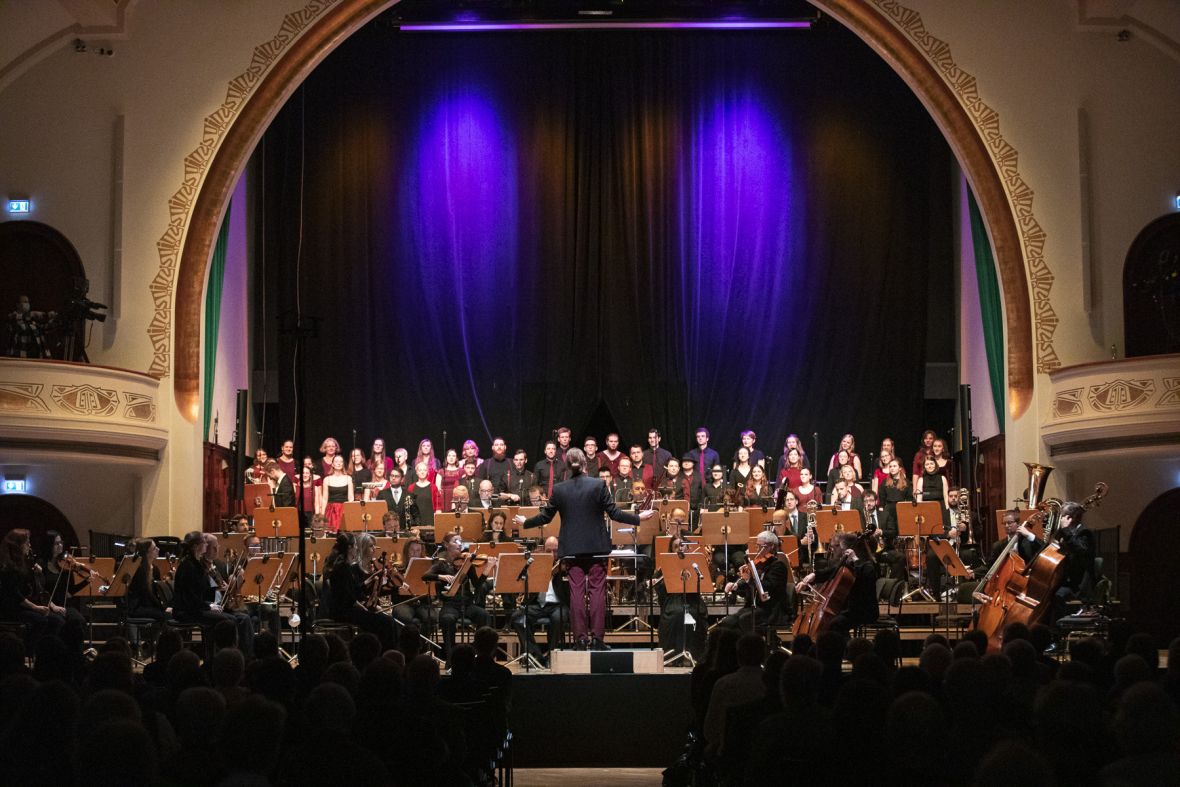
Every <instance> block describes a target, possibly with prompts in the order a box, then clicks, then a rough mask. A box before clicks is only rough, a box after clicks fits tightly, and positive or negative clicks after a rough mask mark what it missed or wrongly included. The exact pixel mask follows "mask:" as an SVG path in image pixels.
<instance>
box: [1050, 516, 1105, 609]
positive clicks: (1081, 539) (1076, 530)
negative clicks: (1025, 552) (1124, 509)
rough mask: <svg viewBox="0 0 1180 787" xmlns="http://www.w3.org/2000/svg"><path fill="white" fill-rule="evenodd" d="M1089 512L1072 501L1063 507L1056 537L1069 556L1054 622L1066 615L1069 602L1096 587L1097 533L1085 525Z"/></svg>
mask: <svg viewBox="0 0 1180 787" xmlns="http://www.w3.org/2000/svg"><path fill="white" fill-rule="evenodd" d="M1085 511H1086V509H1084V508H1083V507H1082V506H1081V504H1080V503H1075V502H1072V501H1070V502H1068V503H1066V504H1065V505H1063V506H1062V507H1061V513H1060V515H1059V521H1058V527H1057V531H1056V533H1055V534H1054V537H1055V538H1056V541H1057V545H1058V548H1059V549H1060V550H1061V551H1062V552H1063V553H1064V554H1065V569H1064V576H1063V578H1062V581H1061V586H1060V587H1059V588H1058V589H1057V592H1056V594H1055V596H1054V599H1053V609H1052V612H1051V613H1050V614H1051V615H1052V617H1051V618H1050V620H1053V621H1056V620H1058V619H1059V618H1061V617H1063V616H1064V615H1065V611H1066V604H1067V602H1069V601H1070V600H1072V599H1075V598H1078V597H1079V596H1081V595H1084V594H1085V593H1087V592H1088V591H1089V590H1090V589H1091V588H1092V587H1093V585H1094V557H1095V554H1096V551H1095V544H1094V532H1093V531H1092V530H1090V529H1089V528H1088V527H1086V526H1085V525H1083V524H1082V515H1083V514H1084V513H1085Z"/></svg>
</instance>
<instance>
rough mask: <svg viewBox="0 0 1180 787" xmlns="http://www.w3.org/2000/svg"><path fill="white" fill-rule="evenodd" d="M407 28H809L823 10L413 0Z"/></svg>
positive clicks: (792, 0) (397, 13) (777, 5)
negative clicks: (423, 0)
mask: <svg viewBox="0 0 1180 787" xmlns="http://www.w3.org/2000/svg"><path fill="white" fill-rule="evenodd" d="M391 12H392V13H391V14H390V18H389V21H390V23H391V24H392V26H394V27H396V28H397V29H399V30H403V31H405V32H411V33H412V32H458V33H470V32H495V31H528V30H806V29H810V28H811V27H812V26H813V25H814V24H815V23H816V22H817V21H818V20H819V14H818V12H816V11H815V10H814V8H813V7H812V6H810V5H808V4H807V3H806V2H803V0H778V1H777V2H774V1H770V0H762V1H761V2H757V3H741V2H738V3H709V2H700V0H651V1H648V2H644V0H639V1H638V2H630V3H622V2H619V1H618V0H583V2H581V3H570V2H564V3H562V2H556V3H555V2H548V3H544V2H521V1H520V0H516V1H515V2H511V1H509V0H500V1H499V2H496V1H495V0H491V1H490V2H478V1H475V2H472V1H471V0H469V1H468V2H464V3H458V4H457V3H448V2H421V1H420V2H413V0H407V1H406V2H403V3H401V4H399V5H398V6H397V7H396V8H394V9H391Z"/></svg>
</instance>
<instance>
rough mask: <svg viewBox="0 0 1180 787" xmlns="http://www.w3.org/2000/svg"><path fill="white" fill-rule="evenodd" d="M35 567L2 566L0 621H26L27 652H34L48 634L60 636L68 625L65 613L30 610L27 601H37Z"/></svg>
mask: <svg viewBox="0 0 1180 787" xmlns="http://www.w3.org/2000/svg"><path fill="white" fill-rule="evenodd" d="M36 596H37V589H36V583H35V582H34V578H33V571H32V569H29V568H25V567H17V566H6V567H4V568H3V569H0V620H4V621H9V622H15V623H23V624H24V625H25V627H26V629H25V651H26V652H27V653H32V652H33V650H34V648H36V646H37V643H38V642H40V640H41V638H42V637H44V636H45V635H47V634H53V635H60V634H61V632H62V629H63V628H64V626H65V624H66V619H65V617H64V616H62V615H58V614H56V613H53V612H49V613H43V612H39V611H38V610H35V609H30V608H29V607H28V606H27V605H26V604H25V602H26V601H28V602H29V603H31V604H38V599H37V598H36Z"/></svg>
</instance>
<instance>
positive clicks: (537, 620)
mask: <svg viewBox="0 0 1180 787" xmlns="http://www.w3.org/2000/svg"><path fill="white" fill-rule="evenodd" d="M545 552H546V553H548V554H550V555H553V559H554V561H557V536H549V537H548V538H546V539H545ZM560 572H561V563H560V562H554V564H553V576H552V577H551V578H550V580H549V587H547V588H546V589H545V590H544V591H540V592H537V593H531V594H529V595H530V597H529V598H528V599H525V603H523V604H521V605H520V606H519V607H517V608H516V611H515V612H513V613H512V630H513V631H515V632H516V636H517V638H518V639H519V640H520V649H521V652H527V653H530V654H531V655H532V656H533V658H535V659H536V660H537V661H539V662H541V663H542V664H544V663H545V658H546V655H547V654H543V653H542V652H541V649H540V648H539V647H537V643H536V641H535V640H534V639H533V633H534V632H535V631H536V630H537V629H538V628H539V627H540V626H541V624H542V623H544V624H545V626H546V629H547V634H546V640H547V641H548V643H549V648H548V650H549V652H552V651H553V649H554V648H556V647H558V646H559V645H560V644H561V641H562V638H563V636H564V634H565V622H566V620H567V619H568V618H569V614H570V589H569V582H568V581H566V579H565V576H564V575H562V574H561V573H560Z"/></svg>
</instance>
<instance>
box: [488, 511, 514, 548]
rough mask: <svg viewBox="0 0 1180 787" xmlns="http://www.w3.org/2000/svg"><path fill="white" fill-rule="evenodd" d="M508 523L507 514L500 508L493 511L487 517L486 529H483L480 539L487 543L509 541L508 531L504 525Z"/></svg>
mask: <svg viewBox="0 0 1180 787" xmlns="http://www.w3.org/2000/svg"><path fill="white" fill-rule="evenodd" d="M507 524H508V515H507V514H505V513H504V512H503V511H501V510H496V511H493V512H492V514H491V516H490V517H488V526H487V529H485V530H484V531H483V538H482V539H481V540H482V541H484V542H486V543H489V544H503V543H504V542H506V541H511V540H512V539H511V538H510V537H509V533H508V532H507V531H506V529H505V526H506V525H507Z"/></svg>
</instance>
